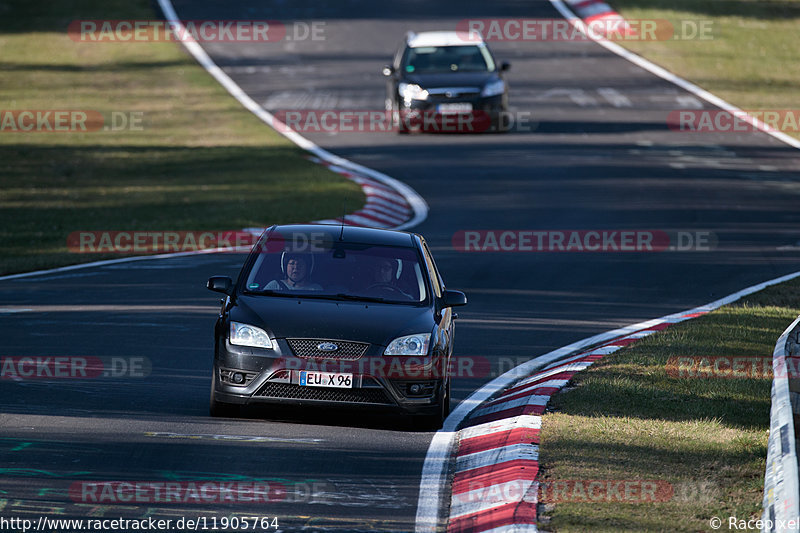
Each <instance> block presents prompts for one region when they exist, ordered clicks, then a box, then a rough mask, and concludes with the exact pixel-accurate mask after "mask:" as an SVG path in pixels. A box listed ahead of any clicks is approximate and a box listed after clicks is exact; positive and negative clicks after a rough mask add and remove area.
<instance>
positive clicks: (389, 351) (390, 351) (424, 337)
mask: <svg viewBox="0 0 800 533" xmlns="http://www.w3.org/2000/svg"><path fill="white" fill-rule="evenodd" d="M430 342H431V334H430V333H419V334H417V335H406V336H405V337H398V338H396V339H395V340H393V341H392V342H390V343H389V346H387V347H386V351H384V352H383V355H428V344H430Z"/></svg>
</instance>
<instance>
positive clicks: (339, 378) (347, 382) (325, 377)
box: [300, 370, 353, 389]
mask: <svg viewBox="0 0 800 533" xmlns="http://www.w3.org/2000/svg"><path fill="white" fill-rule="evenodd" d="M300 386H301V387H331V388H334V389H352V388H353V374H340V373H338V372H309V371H308V370H301V371H300Z"/></svg>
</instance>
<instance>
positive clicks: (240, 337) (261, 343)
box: [230, 322, 272, 349]
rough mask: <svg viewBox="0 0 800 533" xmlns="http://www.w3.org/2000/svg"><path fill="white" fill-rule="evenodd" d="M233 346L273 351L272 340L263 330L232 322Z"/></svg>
mask: <svg viewBox="0 0 800 533" xmlns="http://www.w3.org/2000/svg"><path fill="white" fill-rule="evenodd" d="M230 339H231V344H235V345H237V346H252V347H254V348H268V349H272V340H270V338H269V335H267V332H266V331H264V330H263V329H260V328H257V327H255V326H250V325H248V324H241V323H239V322H231V337H230Z"/></svg>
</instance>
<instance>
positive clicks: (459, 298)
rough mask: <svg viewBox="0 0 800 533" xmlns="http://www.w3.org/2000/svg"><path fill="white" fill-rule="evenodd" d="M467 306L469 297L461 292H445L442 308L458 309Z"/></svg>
mask: <svg viewBox="0 0 800 533" xmlns="http://www.w3.org/2000/svg"><path fill="white" fill-rule="evenodd" d="M459 305H467V295H466V294H464V293H463V292H461V291H450V290H446V291H444V294H443V295H442V307H458V306H459Z"/></svg>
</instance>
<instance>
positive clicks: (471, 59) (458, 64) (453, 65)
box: [403, 45, 495, 74]
mask: <svg viewBox="0 0 800 533" xmlns="http://www.w3.org/2000/svg"><path fill="white" fill-rule="evenodd" d="M494 68H495V66H494V61H493V60H492V56H491V54H489V50H488V49H487V48H486V47H485V46H478V45H475V46H424V47H418V48H408V49H406V57H405V61H403V70H404V71H405V72H407V73H409V74H426V73H436V72H439V73H444V72H487V71H493V70H494Z"/></svg>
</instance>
